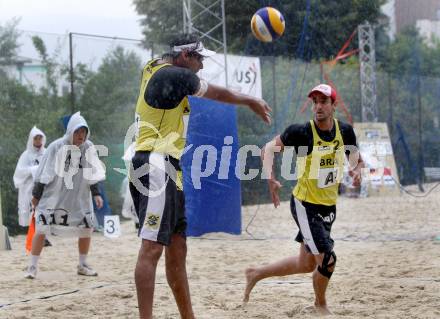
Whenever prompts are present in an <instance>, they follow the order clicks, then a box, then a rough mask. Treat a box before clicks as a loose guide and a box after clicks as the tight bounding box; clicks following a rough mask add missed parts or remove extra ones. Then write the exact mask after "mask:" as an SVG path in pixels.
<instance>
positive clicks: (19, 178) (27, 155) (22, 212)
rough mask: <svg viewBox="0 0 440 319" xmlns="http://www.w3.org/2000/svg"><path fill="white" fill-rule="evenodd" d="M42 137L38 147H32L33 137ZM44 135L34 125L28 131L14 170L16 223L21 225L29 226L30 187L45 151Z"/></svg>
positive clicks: (32, 185) (32, 184)
mask: <svg viewBox="0 0 440 319" xmlns="http://www.w3.org/2000/svg"><path fill="white" fill-rule="evenodd" d="M37 135H41V136H42V137H43V140H42V145H41V147H40V148H36V147H34V144H33V142H34V137H35V136H37ZM45 144H46V135H44V133H43V131H41V130H40V129H38V128H37V127H36V126H34V127H33V128H32V130H31V131H30V132H29V137H28V141H27V144H26V150H25V151H24V152H23V153H22V154H21V156H20V158H19V159H18V162H17V167H16V168H15V172H14V185H15V187H16V188H18V223H19V224H20V225H21V226H29V217H30V212H31V199H32V188H33V187H34V177H35V173H36V172H37V168H38V164H39V163H40V162H41V158H42V157H43V154H44V152H45V150H46V149H45V148H44V146H45Z"/></svg>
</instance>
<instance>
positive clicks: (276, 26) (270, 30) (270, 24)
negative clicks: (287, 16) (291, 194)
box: [251, 7, 286, 42]
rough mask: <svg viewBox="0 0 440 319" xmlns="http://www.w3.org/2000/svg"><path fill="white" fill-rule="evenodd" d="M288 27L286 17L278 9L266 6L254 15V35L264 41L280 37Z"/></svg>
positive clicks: (252, 24) (252, 28) (252, 27)
mask: <svg viewBox="0 0 440 319" xmlns="http://www.w3.org/2000/svg"><path fill="white" fill-rule="evenodd" d="M285 27H286V24H285V21H284V17H283V15H282V14H281V12H279V11H278V10H277V9H275V8H272V7H264V8H261V9H259V10H258V11H257V12H255V14H254V15H253V17H252V21H251V30H252V33H253V34H254V36H255V37H256V38H257V39H258V40H260V41H263V42H272V41H273V40H275V39H278V38H279V37H280V36H281V35H282V34H283V32H284V29H285Z"/></svg>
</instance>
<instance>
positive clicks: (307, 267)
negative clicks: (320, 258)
mask: <svg viewBox="0 0 440 319" xmlns="http://www.w3.org/2000/svg"><path fill="white" fill-rule="evenodd" d="M303 267H304V268H303V269H304V272H305V273H309V272H312V271H314V270H315V268H316V262H315V261H314V260H310V261H307V262H305V263H304V266H303Z"/></svg>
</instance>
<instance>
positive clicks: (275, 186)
mask: <svg viewBox="0 0 440 319" xmlns="http://www.w3.org/2000/svg"><path fill="white" fill-rule="evenodd" d="M267 182H268V183H269V193H270V197H271V198H272V203H273V205H274V206H275V208H277V207H278V206H280V196H279V194H278V192H279V190H280V188H281V183H280V182H278V181H277V180H276V179H269V180H268V181H267Z"/></svg>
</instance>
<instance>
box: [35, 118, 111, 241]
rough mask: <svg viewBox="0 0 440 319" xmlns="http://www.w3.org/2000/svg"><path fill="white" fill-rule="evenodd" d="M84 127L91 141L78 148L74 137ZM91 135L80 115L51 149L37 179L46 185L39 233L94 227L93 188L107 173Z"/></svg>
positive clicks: (40, 205)
mask: <svg viewBox="0 0 440 319" xmlns="http://www.w3.org/2000/svg"><path fill="white" fill-rule="evenodd" d="M81 127H85V128H87V137H86V140H85V141H84V142H83V144H81V145H80V146H79V147H78V146H75V145H73V144H72V143H73V133H74V132H75V131H76V130H77V129H79V128H81ZM89 135H90V130H89V127H88V125H87V122H86V121H85V119H84V118H83V117H82V116H81V115H80V113H79V112H77V113H75V114H74V115H72V117H71V118H70V120H69V123H68V125H67V130H66V134H65V135H64V136H63V137H61V138H59V139H57V140H55V141H54V142H53V143H51V144H50V145H49V147H48V148H47V151H46V153H45V155H44V156H43V159H42V161H41V163H40V166H39V167H38V170H37V173H36V176H35V182H38V183H41V184H44V185H45V186H44V191H43V194H42V196H41V198H40V201H39V203H38V205H37V207H36V216H35V220H36V228H37V232H44V233H46V234H49V233H50V232H54V231H55V232H57V231H56V230H57V229H60V226H61V227H62V229H63V230H67V229H68V228H71V229H72V228H78V227H79V228H86V229H90V228H92V227H93V203H92V195H91V192H90V185H94V184H96V183H97V182H99V181H102V180H104V179H105V169H104V166H103V164H102V163H101V161H100V160H99V158H98V154H97V151H96V148H95V146H94V145H93V143H92V142H91V141H90V140H89V139H88V138H89Z"/></svg>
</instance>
